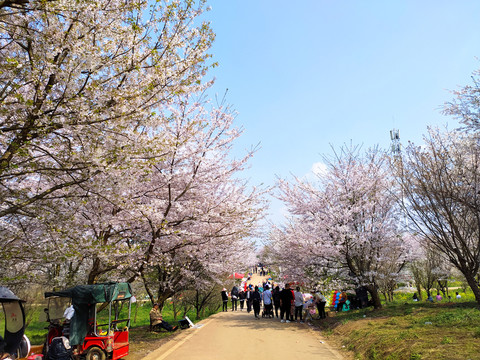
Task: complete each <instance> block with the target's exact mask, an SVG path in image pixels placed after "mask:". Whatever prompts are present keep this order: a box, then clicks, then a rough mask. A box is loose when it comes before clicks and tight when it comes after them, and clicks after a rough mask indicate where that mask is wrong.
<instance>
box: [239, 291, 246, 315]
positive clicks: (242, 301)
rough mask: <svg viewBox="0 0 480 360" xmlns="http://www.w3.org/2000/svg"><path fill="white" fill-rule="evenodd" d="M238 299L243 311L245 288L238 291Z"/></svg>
mask: <svg viewBox="0 0 480 360" xmlns="http://www.w3.org/2000/svg"><path fill="white" fill-rule="evenodd" d="M238 300H239V301H240V311H243V304H244V303H245V292H244V291H243V290H242V291H240V292H239V293H238Z"/></svg>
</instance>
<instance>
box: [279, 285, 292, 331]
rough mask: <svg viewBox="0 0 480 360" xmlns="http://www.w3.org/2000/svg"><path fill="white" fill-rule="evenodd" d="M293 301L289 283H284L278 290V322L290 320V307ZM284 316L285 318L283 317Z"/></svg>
mask: <svg viewBox="0 0 480 360" xmlns="http://www.w3.org/2000/svg"><path fill="white" fill-rule="evenodd" d="M292 302H293V294H292V291H291V290H290V284H288V283H287V284H285V288H284V289H283V290H282V291H281V292H280V322H287V323H289V322H290V308H291V306H292ZM284 316H285V320H283V317H284Z"/></svg>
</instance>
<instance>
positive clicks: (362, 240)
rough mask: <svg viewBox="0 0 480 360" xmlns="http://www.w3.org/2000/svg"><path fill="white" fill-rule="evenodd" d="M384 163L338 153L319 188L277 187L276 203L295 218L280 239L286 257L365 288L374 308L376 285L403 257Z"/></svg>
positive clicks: (370, 154)
mask: <svg viewBox="0 0 480 360" xmlns="http://www.w3.org/2000/svg"><path fill="white" fill-rule="evenodd" d="M385 160H386V157H385V156H384V155H383V154H382V153H381V152H379V151H378V150H370V151H367V152H366V153H365V154H362V153H361V152H360V149H359V148H356V147H343V148H342V149H341V150H340V152H337V153H335V156H334V157H333V158H331V159H329V158H325V161H326V162H327V171H326V173H325V174H320V175H318V176H319V180H320V181H319V184H317V185H313V184H310V183H308V182H305V181H301V180H300V179H297V180H296V184H295V185H290V184H289V183H287V182H284V181H281V182H280V183H279V186H280V190H281V192H282V194H281V199H282V200H283V201H284V202H285V203H286V204H287V206H288V208H289V212H290V213H291V214H292V215H293V216H295V218H296V219H295V222H294V223H293V226H292V229H291V230H289V231H288V232H284V236H285V237H287V238H288V239H289V242H290V244H291V245H292V247H291V250H290V252H292V251H294V252H297V251H300V252H301V253H302V254H298V256H296V257H295V258H296V259H298V263H297V267H300V268H302V267H303V268H305V269H302V270H303V271H306V270H308V271H311V270H312V268H313V269H314V268H319V269H317V270H316V272H317V274H321V273H323V274H324V275H323V276H329V277H330V278H332V279H333V280H336V281H339V280H340V281H342V282H343V283H344V284H345V283H350V284H354V285H355V286H365V287H366V288H367V289H368V291H369V293H370V294H371V296H372V299H373V301H374V304H375V307H377V308H378V307H381V302H380V298H379V296H378V285H379V284H378V281H379V279H380V278H381V277H382V276H384V274H385V273H386V271H385V269H387V268H388V269H389V273H391V274H398V273H399V272H400V270H401V269H402V267H403V265H404V263H405V260H406V256H407V254H408V252H407V249H406V248H405V246H404V242H403V239H402V236H401V233H400V231H399V228H398V215H399V214H398V207H397V206H396V205H395V197H394V195H393V193H392V188H393V187H392V185H393V183H392V181H393V179H392V178H391V176H390V175H389V173H388V168H387V167H386V166H385V165H386V164H385ZM277 243H279V244H280V246H283V245H282V241H277ZM312 255H314V256H312ZM287 256H289V255H287ZM302 256H303V258H304V259H305V260H302Z"/></svg>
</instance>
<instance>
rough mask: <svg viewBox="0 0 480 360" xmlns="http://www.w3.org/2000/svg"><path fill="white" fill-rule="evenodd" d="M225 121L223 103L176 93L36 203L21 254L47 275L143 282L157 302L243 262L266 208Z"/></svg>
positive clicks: (228, 113) (228, 115) (229, 118)
mask: <svg viewBox="0 0 480 360" xmlns="http://www.w3.org/2000/svg"><path fill="white" fill-rule="evenodd" d="M234 117H235V114H234V112H233V111H232V110H231V109H230V108H229V107H228V106H226V105H225V104H224V103H222V104H219V105H218V106H211V105H210V104H209V103H208V102H206V100H205V99H204V98H203V97H200V98H198V97H194V96H187V95H183V96H181V97H179V98H178V99H177V100H175V101H174V102H173V105H171V106H170V107H168V109H166V110H165V111H164V115H163V119H164V121H163V123H160V122H157V123H156V126H155V127H153V126H152V127H150V128H149V130H148V131H144V130H143V129H142V130H141V131H132V132H131V133H130V134H129V139H130V140H131V141H129V142H124V146H128V149H129V150H128V152H127V151H123V152H122V153H120V154H119V155H118V157H121V159H117V161H115V162H109V161H107V162H106V163H105V166H104V167H103V169H105V171H102V172H101V173H100V174H98V175H97V176H96V177H95V178H92V179H91V180H89V181H88V182H86V186H79V187H77V188H76V189H75V191H74V192H73V191H70V192H69V196H61V197H60V198H59V199H58V200H57V201H56V202H55V204H54V205H55V206H52V208H47V207H46V206H44V208H43V215H42V217H37V218H36V219H35V221H36V228H37V233H41V234H39V235H37V237H38V238H39V239H42V241H36V242H34V244H33V245H36V246H37V247H36V249H35V251H32V252H30V253H36V254H48V256H46V257H45V258H43V257H42V261H41V262H42V264H41V266H42V269H43V270H44V271H48V274H47V275H49V276H48V278H47V279H48V281H49V282H50V283H53V284H59V282H60V281H63V284H62V285H68V284H69V282H75V281H76V282H87V283H94V282H97V281H99V280H102V279H105V278H106V277H111V276H112V275H113V274H115V277H116V278H123V279H125V280H128V281H134V280H136V279H142V280H143V281H144V283H145V287H146V290H147V292H148V294H149V295H150V296H151V299H152V301H155V302H159V303H160V304H163V302H164V301H165V299H167V298H168V297H170V296H172V295H174V294H176V293H177V292H179V291H183V290H185V289H186V288H192V289H196V286H198V284H199V279H204V281H207V280H208V281H211V282H219V281H221V280H222V279H223V278H224V277H226V276H228V274H229V273H231V272H233V271H237V270H238V269H239V268H244V267H245V264H244V261H245V260H246V259H249V256H248V253H249V252H251V251H253V246H252V244H251V242H250V240H249V238H250V237H251V236H252V235H254V234H255V231H256V227H257V222H258V220H259V219H261V217H262V213H263V208H264V207H265V204H264V200H263V197H262V194H263V192H264V190H257V189H255V188H251V187H250V186H249V184H248V183H247V182H246V181H244V180H241V176H240V175H241V171H242V170H243V169H244V168H245V166H246V165H247V161H248V159H249V158H250V157H251V156H252V155H253V153H252V152H249V153H247V154H246V155H245V156H244V157H243V158H240V159H238V160H235V159H233V158H232V156H231V155H230V150H231V148H232V146H233V142H234V141H235V140H236V139H237V138H238V136H240V135H241V131H239V130H238V129H236V128H234V126H233V121H234ZM45 203H46V202H45V201H44V202H43V204H45ZM40 229H42V230H40ZM45 263H47V264H48V266H47V264H45ZM59 263H60V264H62V266H61V267H60V268H59V269H58V268H57V266H56V265H57V264H59ZM57 270H58V271H61V273H59V272H58V271H57ZM39 271H41V269H40V270H39Z"/></svg>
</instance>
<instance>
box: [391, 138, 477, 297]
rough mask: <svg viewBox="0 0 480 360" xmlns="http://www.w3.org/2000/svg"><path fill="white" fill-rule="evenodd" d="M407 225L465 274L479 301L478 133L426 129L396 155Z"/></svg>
mask: <svg viewBox="0 0 480 360" xmlns="http://www.w3.org/2000/svg"><path fill="white" fill-rule="evenodd" d="M396 168H397V171H398V179H399V181H400V184H401V185H402V189H403V193H404V195H405V202H404V206H405V208H406V211H407V213H408V216H409V219H410V224H411V226H412V227H413V228H414V230H415V231H417V232H418V233H420V234H421V235H422V236H423V237H424V238H425V239H426V241H428V242H429V244H430V246H431V247H432V248H434V249H436V250H437V251H439V252H440V253H441V254H442V255H443V256H444V257H445V258H446V259H448V261H449V262H450V263H451V264H452V265H453V266H455V267H456V268H457V269H458V270H459V271H460V272H461V273H462V274H463V275H464V276H465V278H466V280H467V282H468V284H469V285H470V287H471V288H472V291H473V293H474V295H475V299H476V301H477V302H478V303H480V288H479V284H478V282H477V279H476V277H477V274H478V271H479V266H480V216H479V210H480V172H479V169H480V147H479V143H478V136H477V135H476V134H471V133H466V132H460V131H444V132H441V131H440V130H438V129H430V130H429V133H428V135H427V136H425V138H424V144H423V145H422V146H416V145H414V144H410V145H409V146H408V147H407V148H406V149H405V151H404V153H403V154H402V157H401V158H398V159H397V166H396Z"/></svg>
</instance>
